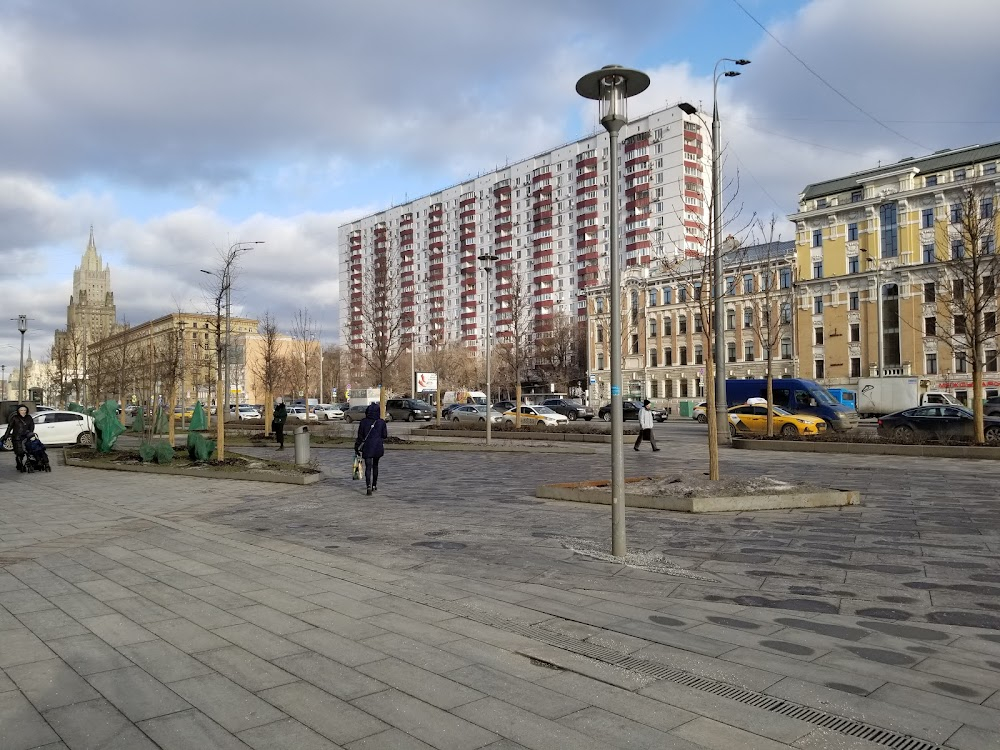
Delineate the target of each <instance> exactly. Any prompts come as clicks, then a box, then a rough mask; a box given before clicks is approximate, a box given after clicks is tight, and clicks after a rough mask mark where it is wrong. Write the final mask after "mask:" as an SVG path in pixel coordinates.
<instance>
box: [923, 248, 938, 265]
mask: <svg viewBox="0 0 1000 750" xmlns="http://www.w3.org/2000/svg"><path fill="white" fill-rule="evenodd" d="M923 256H924V263H933V262H934V261H935V260H937V259H936V258H935V257H934V245H933V244H931V245H924V246H923Z"/></svg>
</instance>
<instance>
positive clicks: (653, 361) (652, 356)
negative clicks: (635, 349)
mask: <svg viewBox="0 0 1000 750" xmlns="http://www.w3.org/2000/svg"><path fill="white" fill-rule="evenodd" d="M649 366H650V367H659V360H658V359H657V356H656V349H650V350H649Z"/></svg>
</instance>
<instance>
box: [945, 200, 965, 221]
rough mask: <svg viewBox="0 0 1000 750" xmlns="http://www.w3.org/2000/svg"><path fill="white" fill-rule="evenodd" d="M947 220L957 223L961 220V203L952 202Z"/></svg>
mask: <svg viewBox="0 0 1000 750" xmlns="http://www.w3.org/2000/svg"><path fill="white" fill-rule="evenodd" d="M948 220H949V221H950V222H951V223H952V224H958V223H960V222H961V221H962V204H961V203H952V204H951V206H950V207H949V209H948Z"/></svg>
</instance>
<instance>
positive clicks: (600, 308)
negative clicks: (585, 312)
mask: <svg viewBox="0 0 1000 750" xmlns="http://www.w3.org/2000/svg"><path fill="white" fill-rule="evenodd" d="M594 307H595V308H596V312H597V313H598V314H600V313H603V312H604V297H598V298H597V299H596V300H594Z"/></svg>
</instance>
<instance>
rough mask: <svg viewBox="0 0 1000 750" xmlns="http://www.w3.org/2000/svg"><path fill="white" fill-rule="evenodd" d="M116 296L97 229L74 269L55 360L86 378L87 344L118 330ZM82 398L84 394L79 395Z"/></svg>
mask: <svg viewBox="0 0 1000 750" xmlns="http://www.w3.org/2000/svg"><path fill="white" fill-rule="evenodd" d="M115 317H116V313H115V295H114V293H113V292H112V291H111V269H110V268H108V267H107V266H105V265H104V263H103V262H102V261H101V256H100V255H98V253H97V246H96V245H95V244H94V228H93V227H91V228H90V240H89V241H88V242H87V249H86V250H85V251H84V253H83V258H82V260H81V261H80V265H79V266H78V267H77V268H76V269H74V271H73V294H72V296H71V297H70V298H69V305H68V306H67V307H66V328H65V329H64V330H59V331H56V335H55V347H54V350H53V353H52V354H53V356H52V359H53V363H56V362H57V361H58V362H59V363H60V364H61V365H62V368H61V369H64V370H69V371H75V373H76V378H77V379H84V378H86V373H87V347H88V346H89V345H90V344H92V343H94V342H96V341H100V340H101V339H104V338H107V337H108V336H110V335H111V334H112V333H114V331H115ZM76 395H77V396H78V397H81V396H83V394H76Z"/></svg>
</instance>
